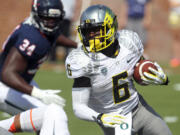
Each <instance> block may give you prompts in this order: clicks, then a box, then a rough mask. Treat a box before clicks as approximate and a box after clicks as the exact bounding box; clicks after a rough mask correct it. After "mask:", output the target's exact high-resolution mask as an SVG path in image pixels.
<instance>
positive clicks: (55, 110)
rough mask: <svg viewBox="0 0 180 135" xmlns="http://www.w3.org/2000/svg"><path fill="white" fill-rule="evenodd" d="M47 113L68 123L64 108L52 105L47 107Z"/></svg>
mask: <svg viewBox="0 0 180 135" xmlns="http://www.w3.org/2000/svg"><path fill="white" fill-rule="evenodd" d="M46 113H47V115H48V116H51V117H53V118H54V119H57V118H58V119H61V120H64V121H67V116H66V113H65V112H64V110H63V108H62V107H60V106H58V105H56V104H51V105H49V106H48V107H47V110H46Z"/></svg>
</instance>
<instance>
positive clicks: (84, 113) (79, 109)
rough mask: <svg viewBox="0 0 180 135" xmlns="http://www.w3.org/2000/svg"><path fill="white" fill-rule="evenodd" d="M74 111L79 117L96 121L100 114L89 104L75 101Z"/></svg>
mask: <svg viewBox="0 0 180 135" xmlns="http://www.w3.org/2000/svg"><path fill="white" fill-rule="evenodd" d="M73 111H74V114H75V116H76V117H78V118H79V119H83V120H87V121H94V120H95V118H97V116H98V114H99V113H98V112H96V111H94V110H92V109H91V108H89V107H88V106H87V105H84V104H76V103H73Z"/></svg>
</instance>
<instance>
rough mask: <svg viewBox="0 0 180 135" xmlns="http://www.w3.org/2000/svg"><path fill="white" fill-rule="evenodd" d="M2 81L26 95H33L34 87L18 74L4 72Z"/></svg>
mask: <svg viewBox="0 0 180 135" xmlns="http://www.w3.org/2000/svg"><path fill="white" fill-rule="evenodd" d="M2 81H3V83H5V84H6V85H8V86H9V87H11V88H13V89H15V90H17V91H20V92H23V93H26V94H29V95H30V94H31V91H32V86H31V85H29V84H28V83H27V82H26V81H25V80H24V79H23V78H22V77H20V75H19V74H18V73H12V72H9V73H8V72H4V73H2Z"/></svg>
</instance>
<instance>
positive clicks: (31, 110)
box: [30, 109, 36, 131]
mask: <svg viewBox="0 0 180 135" xmlns="http://www.w3.org/2000/svg"><path fill="white" fill-rule="evenodd" d="M30 120H31V125H32V127H33V129H34V131H36V128H35V126H34V123H33V120H32V109H31V110H30Z"/></svg>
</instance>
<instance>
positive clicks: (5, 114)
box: [1, 112, 11, 118]
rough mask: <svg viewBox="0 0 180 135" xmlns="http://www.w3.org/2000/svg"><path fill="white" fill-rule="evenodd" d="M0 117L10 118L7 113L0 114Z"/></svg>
mask: <svg viewBox="0 0 180 135" xmlns="http://www.w3.org/2000/svg"><path fill="white" fill-rule="evenodd" d="M1 116H2V117H3V118H9V117H11V115H10V114H8V113H6V112H2V113H1Z"/></svg>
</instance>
